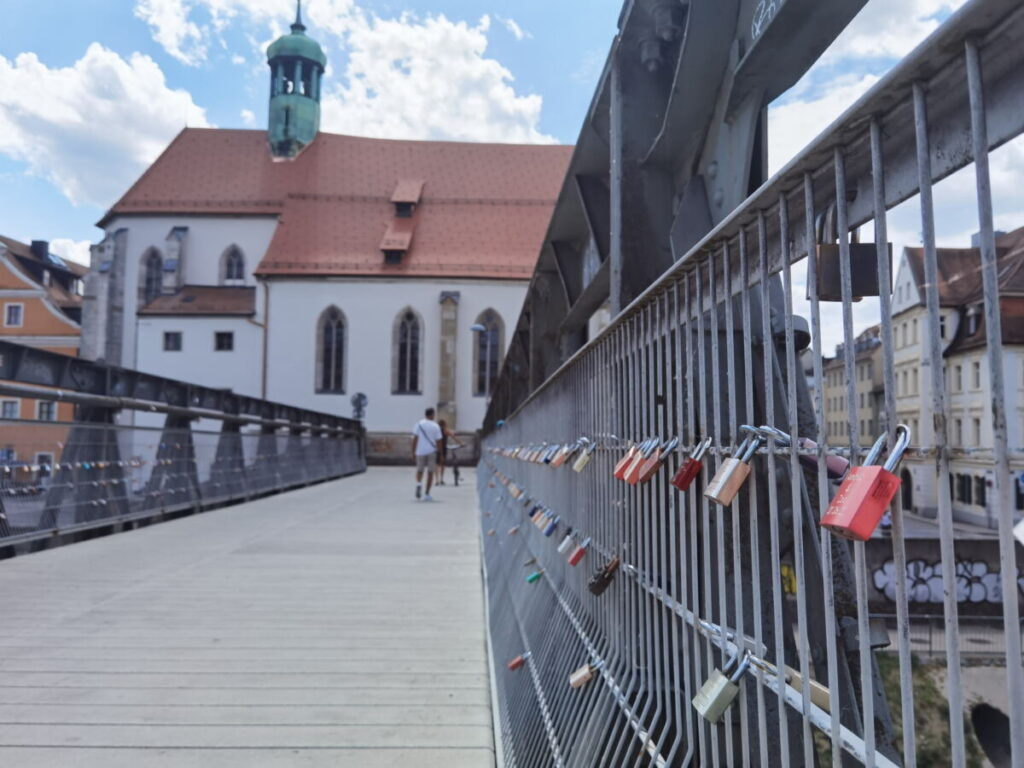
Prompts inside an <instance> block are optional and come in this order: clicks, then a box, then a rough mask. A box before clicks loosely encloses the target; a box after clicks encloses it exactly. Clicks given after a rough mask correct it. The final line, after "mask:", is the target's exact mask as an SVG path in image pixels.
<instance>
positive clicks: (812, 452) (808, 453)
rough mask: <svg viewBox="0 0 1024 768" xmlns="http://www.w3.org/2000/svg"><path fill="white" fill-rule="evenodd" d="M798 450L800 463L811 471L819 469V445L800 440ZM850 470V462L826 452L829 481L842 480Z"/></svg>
mask: <svg viewBox="0 0 1024 768" xmlns="http://www.w3.org/2000/svg"><path fill="white" fill-rule="evenodd" d="M796 448H797V450H798V451H800V452H801V453H800V454H799V458H800V463H801V464H803V465H804V466H805V467H810V468H811V469H814V470H817V469H818V444H817V443H816V442H814V441H813V440H810V439H808V438H806V437H801V438H798V439H797V441H796ZM849 469H850V460H849V459H846V458H844V457H842V456H839V455H838V454H835V453H831V452H829V451H828V449H827V447H826V450H825V474H826V475H827V476H828V479H829V480H842V479H843V478H844V477H845V476H846V473H847V472H848V471H849Z"/></svg>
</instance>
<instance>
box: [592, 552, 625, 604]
mask: <svg viewBox="0 0 1024 768" xmlns="http://www.w3.org/2000/svg"><path fill="white" fill-rule="evenodd" d="M619 565H620V561H619V558H618V556H615V557H613V558H612V559H611V560H609V561H608V563H607V564H606V565H605V566H604V568H602V569H601V570H600V571H598V572H597V573H595V574H594V575H593V576H591V577H590V581H589V582H588V583H587V589H589V590H590V592H591V593H592V594H594V595H603V594H604V591H605V590H606V589H608V586H609V585H610V584H611V583H612V579H613V578H614V577H615V572H616V571H617V570H619Z"/></svg>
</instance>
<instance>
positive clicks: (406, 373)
mask: <svg viewBox="0 0 1024 768" xmlns="http://www.w3.org/2000/svg"><path fill="white" fill-rule="evenodd" d="M421 339H422V326H421V324H420V320H419V317H417V315H416V313H415V312H413V311H412V309H405V310H403V311H402V312H400V313H399V314H398V318H397V319H396V324H395V333H394V354H395V367H394V370H395V377H394V385H393V387H392V390H393V391H394V393H395V394H396V395H410V394H419V392H420V343H421Z"/></svg>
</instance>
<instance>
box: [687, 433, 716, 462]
mask: <svg viewBox="0 0 1024 768" xmlns="http://www.w3.org/2000/svg"><path fill="white" fill-rule="evenodd" d="M711 442H712V440H711V438H710V437H705V438H704V439H703V440H701V441H700V442H699V443H697V444H696V445H695V446H693V451H691V452H690V458H691V459H693V460H694V461H700V460H701V459H703V458H704V454H705V453H707V452H708V448H710V447H711Z"/></svg>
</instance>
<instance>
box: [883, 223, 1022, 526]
mask: <svg viewBox="0 0 1024 768" xmlns="http://www.w3.org/2000/svg"><path fill="white" fill-rule="evenodd" d="M996 247H997V254H998V268H999V293H1000V310H1001V312H1000V314H1001V325H1002V335H1003V347H1004V357H1003V366H1004V370H1003V378H1004V381H1005V392H1006V414H1007V437H1008V446H1009V449H1010V464H1011V470H1012V473H1013V475H1014V477H1015V478H1017V483H1016V487H1015V493H1014V496H1015V504H1016V509H1017V511H1018V513H1019V512H1021V511H1022V510H1024V494H1022V492H1021V480H1020V478H1021V477H1022V476H1024V229H1019V230H1017V231H1015V232H1011V233H1010V234H1000V235H999V237H998V238H997V240H996ZM938 267H939V285H938V293H939V334H938V335H939V339H940V343H941V345H942V356H943V380H944V386H945V393H946V410H947V412H946V423H947V439H948V445H949V447H950V472H951V477H950V488H949V493H950V498H951V503H952V509H953V516H954V519H956V520H959V521H961V522H965V523H971V524H975V525H980V526H982V527H986V528H995V527H996V525H997V523H996V519H995V504H994V500H993V499H992V492H993V489H994V477H993V474H992V472H991V470H990V469H988V467H991V466H992V465H993V462H994V458H993V445H994V441H993V435H992V394H991V377H990V371H989V368H988V361H987V359H986V357H985V345H986V339H987V331H986V328H985V322H984V312H983V304H984V295H983V291H982V278H981V255H980V252H979V250H978V249H977V248H940V249H938ZM924 285H925V282H924V253H923V250H922V249H920V248H906V249H904V251H903V254H902V257H901V259H900V263H899V267H898V269H897V271H896V279H895V282H894V287H893V304H892V317H893V333H894V336H895V339H894V341H895V345H894V346H895V350H894V357H895V372H896V409H897V418H898V419H899V421H900V422H901V423H904V424H907V425H908V426H909V427H910V428H911V430H912V432H913V440H912V443H911V445H912V449H913V450H911V451H910V452H909V453H908V455H907V457H906V459H905V460H904V461H903V463H902V467H901V477H902V479H903V484H902V493H903V504H904V507H905V508H907V509H910V510H912V511H914V512H917V513H919V514H922V515H924V516H926V517H934V516H935V514H936V512H937V508H938V493H939V489H938V487H937V486H936V473H935V459H934V457H933V449H934V448H935V445H936V441H935V432H934V423H935V422H934V406H933V397H932V386H931V371H930V369H929V367H928V365H927V353H926V350H925V349H924V348H923V342H924V340H925V339H926V338H928V334H927V323H928V318H927V310H926V306H925V295H924Z"/></svg>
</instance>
